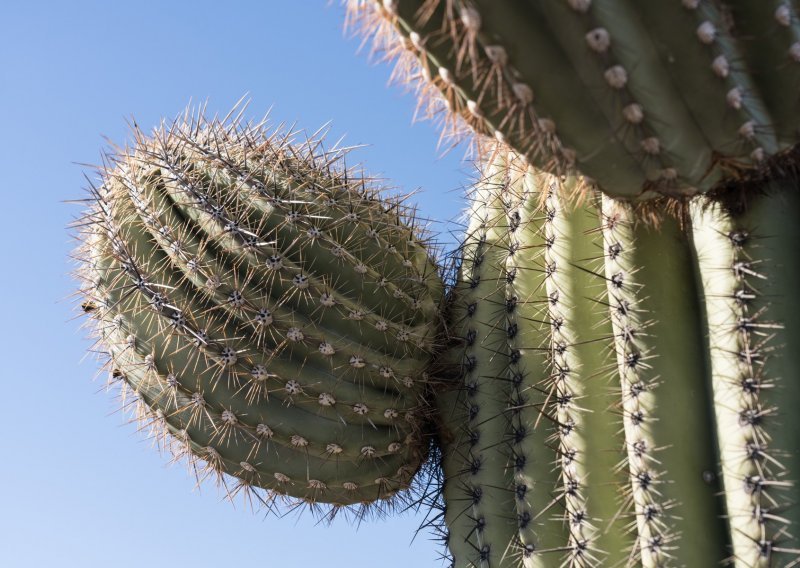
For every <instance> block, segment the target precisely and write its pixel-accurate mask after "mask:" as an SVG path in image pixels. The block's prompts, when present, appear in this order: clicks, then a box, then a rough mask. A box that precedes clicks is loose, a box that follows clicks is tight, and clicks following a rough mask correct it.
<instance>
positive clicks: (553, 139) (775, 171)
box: [349, 0, 800, 200]
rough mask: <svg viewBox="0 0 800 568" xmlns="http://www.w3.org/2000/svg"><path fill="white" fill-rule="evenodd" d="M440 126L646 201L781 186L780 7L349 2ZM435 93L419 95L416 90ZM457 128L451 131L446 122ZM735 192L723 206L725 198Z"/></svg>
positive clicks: (793, 107) (796, 55)
mask: <svg viewBox="0 0 800 568" xmlns="http://www.w3.org/2000/svg"><path fill="white" fill-rule="evenodd" d="M349 5H350V7H351V9H352V12H353V14H354V17H356V18H357V19H361V20H362V22H361V23H362V25H363V27H364V29H365V30H366V32H367V33H368V34H374V35H375V36H376V37H377V41H378V46H379V49H380V50H381V51H385V52H387V53H388V54H389V56H390V57H397V58H399V59H400V67H399V75H400V76H401V77H402V78H403V80H411V81H413V80H417V79H419V80H420V81H421V84H420V85H419V89H420V91H421V94H422V99H423V101H430V100H437V99H440V96H439V95H442V96H443V98H444V100H445V102H446V104H447V110H446V113H447V114H448V115H449V117H450V119H451V124H453V123H455V122H458V121H459V120H460V119H463V120H464V121H465V122H466V123H467V124H469V125H470V126H471V127H472V128H473V129H475V130H476V131H477V132H479V133H483V134H489V135H495V136H496V137H497V138H499V139H500V140H502V141H505V142H507V143H508V144H509V145H510V146H512V147H513V148H514V149H515V150H516V151H517V152H518V153H520V154H521V155H523V156H525V157H526V158H527V159H528V160H529V162H530V163H532V164H535V165H536V166H537V167H539V168H540V169H543V170H546V171H549V172H551V173H555V174H559V175H560V174H565V173H569V172H571V171H575V169H576V168H577V169H578V170H580V172H581V173H582V174H584V175H586V176H590V177H591V178H593V179H594V180H595V181H596V182H597V183H598V184H599V185H600V187H601V188H602V189H603V191H605V192H606V193H609V194H611V195H614V196H619V197H624V198H626V199H633V200H647V199H651V198H655V197H658V196H666V197H681V196H683V197H685V196H691V195H694V194H696V193H698V192H701V193H705V192H710V191H714V190H716V191H717V192H724V191H725V190H730V187H729V183H730V181H731V180H735V181H736V182H737V183H738V184H743V183H747V184H749V185H751V186H754V187H756V188H757V187H758V183H759V182H760V181H761V180H762V179H765V178H771V177H775V176H785V175H786V174H787V173H788V174H791V175H792V176H793V177H796V173H797V166H796V163H797V152H796V150H795V149H794V145H795V144H797V142H798V141H800V140H799V139H798V126H800V97H798V94H797V93H798V88H800V12H799V11H798V5H797V3H796V2H794V1H789V0H726V1H725V2H718V1H712V0H664V1H648V2H634V1H622V2H620V1H618V0H534V1H530V2H516V1H512V0H446V1H443V0H383V1H381V0H350V2H349ZM432 92H433V93H435V96H433V97H431V93H432ZM455 126H456V128H457V125H455ZM737 197H739V196H737Z"/></svg>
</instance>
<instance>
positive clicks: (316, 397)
mask: <svg viewBox="0 0 800 568" xmlns="http://www.w3.org/2000/svg"><path fill="white" fill-rule="evenodd" d="M134 136H135V142H134V144H133V146H132V147H130V148H125V149H118V150H116V152H115V153H114V154H112V155H110V156H107V160H106V162H107V163H106V166H105V168H104V169H102V170H101V171H100V176H101V179H100V183H99V184H98V185H97V186H95V187H93V188H92V189H91V198H90V200H89V202H90V203H89V208H88V210H87V211H86V213H85V215H84V216H83V218H82V219H80V220H79V222H78V223H77V224H76V226H77V227H78V228H79V235H78V236H79V239H80V241H81V246H80V249H79V251H78V255H77V256H78V258H79V260H80V261H81V266H80V271H79V275H80V277H81V280H82V282H83V290H82V292H83V296H84V301H83V304H82V307H83V309H84V311H85V312H87V313H88V314H89V315H90V317H91V322H92V329H93V333H94V335H95V337H96V338H97V344H98V349H99V350H100V351H101V352H103V353H104V354H105V356H106V357H107V361H106V365H105V366H106V368H107V369H108V371H109V373H110V375H111V379H112V381H114V382H118V383H121V384H122V385H123V387H124V388H125V392H126V393H129V394H133V395H134V396H135V399H136V401H137V406H138V408H137V412H138V413H139V420H140V421H143V422H144V423H145V424H146V425H147V426H148V427H151V428H153V429H154V430H155V435H156V436H157V437H158V438H159V439H160V440H161V441H162V442H163V444H164V445H165V446H167V447H169V449H171V450H172V451H173V452H175V453H176V454H177V455H178V456H187V457H188V458H189V462H190V464H191V466H192V468H195V469H198V470H199V473H198V475H199V476H200V477H201V478H203V477H206V476H207V475H209V474H211V475H217V476H218V477H219V479H220V480H221V481H222V482H224V483H226V484H229V483H230V482H231V480H232V485H230V486H229V487H228V491H229V493H230V494H232V495H235V494H236V493H238V492H240V491H242V490H244V491H247V492H252V491H251V490H256V489H263V490H266V491H263V492H255V493H254V494H255V495H256V496H257V498H258V499H259V500H260V501H261V502H263V503H264V504H267V505H270V504H271V503H272V502H273V501H274V500H275V499H278V500H281V499H282V498H294V499H296V500H299V502H305V503H309V504H321V503H328V504H331V505H333V508H332V509H330V512H331V513H335V512H336V511H337V510H338V509H339V508H340V507H343V506H347V505H354V504H355V505H359V504H369V503H373V502H376V501H378V502H384V503H385V502H386V500H389V499H391V498H392V497H393V496H396V495H398V494H403V493H404V492H405V491H404V490H406V489H407V488H408V487H409V485H410V484H411V481H412V476H413V475H414V473H415V472H417V470H418V469H419V468H420V467H421V465H422V464H423V462H424V460H425V457H426V455H427V453H428V445H429V443H430V439H429V436H428V432H427V429H428V426H427V424H428V421H429V414H430V409H429V405H430V404H429V399H430V397H429V395H428V390H429V389H430V388H431V384H432V383H431V380H430V379H429V377H428V374H427V368H428V366H429V364H430V363H431V361H432V356H433V353H434V350H435V348H436V346H437V341H438V334H439V330H440V324H439V303H440V300H441V298H442V294H443V283H442V280H441V276H440V271H439V268H438V266H437V264H436V260H435V254H434V252H435V251H434V249H433V248H432V246H431V243H430V242H429V240H430V235H428V234H427V233H426V232H425V230H424V228H423V227H421V226H419V224H418V222H417V221H416V220H415V217H414V214H413V211H412V210H411V209H410V208H409V207H408V206H407V205H405V204H404V203H403V200H402V199H400V198H390V197H389V196H387V195H385V192H384V191H383V190H382V189H381V188H379V187H376V186H375V185H374V183H373V182H372V181H370V180H369V179H368V178H366V177H365V176H364V175H362V174H361V173H360V172H358V171H356V170H354V169H352V168H347V167H346V165H345V163H344V160H345V154H346V153H347V150H346V149H342V148H333V149H325V148H324V147H323V139H322V136H321V134H319V133H318V134H315V135H314V136H312V137H307V138H305V139H300V138H301V136H303V135H302V134H301V133H299V132H285V131H282V130H280V129H277V130H275V131H274V132H269V131H268V130H267V126H266V124H265V123H258V124H251V123H243V122H242V121H241V118H240V116H238V115H233V114H232V115H229V116H228V117H226V118H225V119H223V120H218V119H211V120H209V119H206V118H204V116H203V115H202V112H198V113H196V114H192V113H190V112H189V111H187V113H186V114H185V115H184V116H182V117H180V118H178V119H177V120H175V121H174V122H172V123H171V124H163V125H162V126H161V127H160V128H158V129H156V130H155V131H154V132H153V134H152V135H150V136H147V135H145V134H143V133H142V132H141V131H139V130H138V129H135V130H134ZM298 139H300V140H299V141H298ZM126 404H127V403H126ZM405 493H407V492H405Z"/></svg>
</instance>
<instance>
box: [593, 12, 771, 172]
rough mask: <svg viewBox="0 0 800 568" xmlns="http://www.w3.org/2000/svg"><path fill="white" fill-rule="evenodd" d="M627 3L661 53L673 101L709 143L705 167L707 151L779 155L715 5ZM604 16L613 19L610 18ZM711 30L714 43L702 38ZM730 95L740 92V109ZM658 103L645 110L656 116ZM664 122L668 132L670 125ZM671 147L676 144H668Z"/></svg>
mask: <svg viewBox="0 0 800 568" xmlns="http://www.w3.org/2000/svg"><path fill="white" fill-rule="evenodd" d="M629 4H631V5H632V7H635V12H636V14H635V15H636V17H638V18H639V19H640V20H641V22H642V24H643V25H644V27H645V29H646V30H648V31H649V33H650V34H651V36H652V38H653V39H652V40H651V43H652V44H653V46H654V47H655V48H656V49H658V51H659V58H660V61H661V62H662V65H663V71H662V72H663V74H664V77H665V78H668V79H669V80H670V82H671V84H672V85H673V87H674V88H675V90H676V93H675V94H674V96H673V97H671V98H673V100H675V101H676V103H677V102H678V101H680V103H682V104H685V105H686V108H687V110H688V111H689V112H690V113H691V117H692V120H693V121H694V123H695V124H696V125H697V128H699V129H700V130H701V131H702V134H703V136H705V138H706V139H707V145H708V150H707V151H706V152H704V153H703V154H702V156H703V157H704V158H705V159H706V162H707V163H708V162H709V161H712V160H713V159H712V158H710V156H708V155H707V152H708V151H715V152H717V153H718V154H719V155H725V154H730V153H738V152H737V151H736V150H737V149H740V148H746V149H748V151H747V152H744V153H745V155H746V154H748V153H749V152H750V150H752V149H755V148H761V149H762V150H763V151H764V152H767V153H770V154H771V153H774V152H775V151H777V149H778V145H777V141H776V139H775V130H774V127H773V125H772V124H771V122H772V120H771V118H770V117H769V112H768V111H767V109H766V108H765V105H764V103H763V102H762V101H761V99H760V98H759V97H757V96H752V94H753V93H754V92H756V86H755V84H754V83H753V79H752V78H751V76H750V74H749V73H748V72H747V70H746V69H745V68H744V67H743V65H742V58H743V54H742V53H741V50H740V49H739V45H738V44H737V42H736V40H735V39H734V38H733V37H732V36H731V32H730V30H729V29H728V28H729V25H728V23H727V22H726V20H725V13H724V12H723V10H721V9H720V7H719V6H718V5H716V4H715V3H713V2H700V3H698V6H697V8H694V9H690V8H687V6H686V4H687V3H686V2H658V3H655V2H651V3H648V4H642V3H636V2H630V3H629ZM607 13H608V15H609V16H611V18H609V19H613V14H612V13H611V12H610V11H607ZM704 26H705V28H704ZM706 28H707V29H706ZM711 30H713V38H714V41H713V42H711V43H706V41H702V40H701V39H700V35H703V34H704V33H711ZM704 37H706V36H704ZM694 62H702V63H703V64H694ZM734 92H740V93H741V94H742V96H741V100H740V101H739V103H740V104H738V105H737V106H738V107H739V108H736V107H735V106H733V105H732V104H731V102H732V101H733V100H734V99H733V98H732V97H733V95H732V93H734ZM652 94H653V95H654V96H656V97H657V96H658V95H659V90H658V89H653V93H652ZM737 100H738V99H737ZM660 102H661V100H660V99H658V100H654V101H652V103H651V104H650V105H649V106H648V107H647V108H648V109H652V110H654V111H656V112H657V108H655V109H653V108H652V105H654V104H655V105H658V104H660ZM648 112H649V110H648ZM664 124H666V125H669V126H668V129H669V130H670V131H672V128H673V125H672V123H670V122H666V123H664ZM672 136H673V138H674V132H673V135H672ZM674 145H675V142H674V141H672V143H671V144H669V146H674ZM697 157H698V158H699V157H700V155H698V156H697Z"/></svg>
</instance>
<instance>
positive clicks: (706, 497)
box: [81, 0, 800, 568]
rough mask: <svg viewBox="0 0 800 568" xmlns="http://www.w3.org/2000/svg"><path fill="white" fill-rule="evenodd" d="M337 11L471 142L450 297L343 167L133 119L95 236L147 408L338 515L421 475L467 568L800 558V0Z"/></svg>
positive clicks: (402, 217) (99, 265)
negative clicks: (476, 171)
mask: <svg viewBox="0 0 800 568" xmlns="http://www.w3.org/2000/svg"><path fill="white" fill-rule="evenodd" d="M348 4H349V6H350V8H351V11H350V15H351V18H354V19H356V20H357V21H358V22H359V24H360V25H362V26H363V28H364V29H365V30H367V32H368V33H371V34H374V35H375V36H376V38H377V46H378V49H380V50H385V51H386V53H387V55H388V57H390V58H393V57H396V58H398V60H399V67H398V76H399V77H401V78H402V79H403V80H410V79H417V78H418V79H420V81H419V82H418V83H417V85H418V89H419V93H420V96H421V103H422V105H423V107H424V108H425V109H426V110H427V111H428V112H431V113H435V112H438V110H440V109H441V108H442V107H440V106H439V105H440V103H442V102H443V103H444V105H443V108H444V113H445V114H444V117H445V122H446V125H447V128H448V131H447V133H450V134H454V135H456V136H460V135H463V134H466V133H468V132H470V131H474V132H476V133H477V134H478V136H477V137H476V138H475V140H476V141H477V147H478V149H479V150H480V151H481V152H482V156H481V162H482V174H481V176H480V178H479V180H478V181H477V183H476V185H475V188H474V191H473V192H472V193H471V194H470V199H471V206H470V209H469V214H468V215H469V221H468V226H467V231H466V235H465V238H464V241H463V243H462V245H461V246H460V247H459V248H458V250H457V251H456V252H455V254H454V257H455V260H456V262H455V267H456V270H455V271H454V275H453V286H452V287H451V289H450V290H449V296H448V301H447V302H445V303H441V302H440V299H441V296H442V294H443V286H442V280H441V276H440V275H439V271H438V269H437V266H436V263H435V261H434V260H432V259H431V254H430V253H429V252H428V249H426V247H425V246H424V244H423V243H422V242H421V241H420V238H421V237H420V235H419V233H418V232H417V231H416V229H415V228H414V227H413V226H408V220H407V218H406V217H407V216H406V214H405V213H404V211H402V207H401V206H400V205H399V204H398V203H394V202H389V201H385V200H383V199H381V198H379V197H378V196H377V195H375V194H372V193H370V192H369V191H367V190H365V189H364V188H363V185H364V182H363V180H362V179H360V178H358V177H355V178H354V177H353V175H352V174H351V173H350V172H349V171H347V170H339V169H337V167H336V165H335V164H336V162H337V160H339V159H340V156H341V154H340V153H339V152H332V153H331V152H321V153H320V152H319V151H318V141H316V140H312V141H311V142H308V143H307V144H306V145H305V146H304V147H303V148H302V149H300V150H298V149H295V148H293V146H292V145H291V144H290V142H289V141H288V140H287V138H285V137H282V136H280V135H276V136H272V137H267V136H265V135H264V134H263V131H262V130H261V129H260V127H257V128H255V129H254V130H252V129H249V128H246V129H244V130H242V129H240V128H239V127H238V126H237V125H236V124H235V121H234V124H233V125H230V126H226V125H224V124H221V123H217V122H215V121H212V122H206V121H204V120H202V119H199V118H198V119H192V120H186V121H184V122H181V123H178V124H176V125H173V126H172V127H171V128H169V129H161V130H160V131H159V132H157V133H156V134H155V135H154V136H153V137H152V138H147V137H144V136H142V135H141V134H137V141H136V146H135V147H134V149H133V150H131V151H126V152H123V153H121V154H120V155H119V156H116V157H114V158H113V159H112V164H111V166H110V167H108V168H107V169H106V170H105V172H104V174H103V182H102V184H101V186H100V187H99V188H97V189H96V190H94V192H93V199H94V205H93V206H92V209H91V210H90V212H89V213H88V214H87V216H86V219H85V223H83V224H84V225H85V227H86V228H85V229H84V232H85V243H86V244H85V247H84V248H85V250H84V251H83V252H82V253H81V254H82V256H83V258H84V259H86V260H85V264H84V268H83V277H84V278H85V280H86V283H87V285H86V295H87V300H86V302H85V304H84V305H85V307H86V309H87V311H90V312H91V313H92V314H93V317H94V318H95V320H96V322H97V324H96V332H97V335H98V338H99V341H100V342H101V344H102V345H104V346H105V347H104V348H105V349H106V350H107V351H108V354H109V358H110V368H111V369H112V376H113V377H115V378H118V379H120V380H122V381H123V382H124V383H125V384H127V385H129V386H130V387H132V389H133V391H134V392H135V394H136V395H137V397H138V398H139V399H140V400H141V401H143V403H144V405H143V409H144V410H143V412H144V413H145V416H146V417H145V420H147V421H148V422H150V423H152V424H154V425H155V426H156V427H157V428H158V429H159V431H161V432H164V433H165V434H164V435H165V436H172V438H169V439H170V440H172V441H171V442H170V443H171V444H172V445H173V446H175V447H177V448H178V450H177V451H178V452H182V453H187V454H189V455H190V456H193V457H192V459H193V460H196V459H200V460H202V461H204V462H205V463H206V464H207V466H206V467H207V468H208V470H209V471H211V472H213V473H217V474H227V475H229V476H233V477H234V478H236V479H237V481H236V484H237V485H236V487H235V489H234V492H236V491H238V490H239V489H246V490H250V489H251V488H253V487H260V488H264V489H266V490H267V491H268V493H267V499H276V498H278V497H282V496H288V497H293V498H296V499H300V500H302V501H304V502H310V503H331V504H333V506H334V509H333V511H334V512H335V511H336V510H337V509H338V508H339V507H341V506H346V505H351V504H359V503H360V504H367V503H371V502H374V501H376V500H378V501H380V500H384V499H388V498H390V497H392V496H395V495H400V497H401V498H402V496H404V495H407V493H405V492H403V491H402V490H404V489H405V488H407V487H408V486H409V485H410V484H413V483H414V481H415V480H420V479H422V477H424V476H416V477H415V476H414V474H415V472H417V471H418V470H419V469H420V468H421V467H423V466H438V470H437V469H436V468H435V467H434V468H433V469H432V472H433V473H434V475H435V477H434V482H435V483H437V482H438V483H439V484H440V487H438V489H439V491H438V492H435V493H432V494H431V493H425V494H424V495H423V496H422V499H423V501H425V502H427V503H428V504H429V505H431V506H432V507H433V509H434V511H435V510H437V509H438V510H439V514H438V515H437V514H434V515H433V516H432V517H430V520H429V524H430V525H433V526H434V527H435V528H437V529H439V530H440V531H441V533H442V535H443V537H444V539H445V540H446V542H447V546H448V549H449V554H450V555H451V560H452V565H453V566H454V567H456V568H463V567H478V568H515V567H518V566H524V567H526V568H528V567H535V568H546V567H549V566H569V567H594V566H642V567H645V568H654V567H659V568H660V567H667V566H688V567H693V566H703V567H705V566H715V565H718V564H720V563H722V562H728V563H729V564H733V565H735V566H737V567H757V568H767V567H771V566H775V567H777V566H781V567H787V568H788V567H792V566H800V528H798V526H800V505H799V504H798V500H799V499H800V497H798V494H797V485H796V482H797V476H798V472H800V424H798V422H797V418H796V413H795V412H794V410H795V409H796V407H797V406H798V405H800V385H798V383H797V381H796V378H795V376H794V375H795V374H796V369H797V367H798V363H800V362H799V361H797V357H798V353H800V349H798V329H797V325H798V322H800V317H798V316H800V314H798V308H799V307H800V304H799V303H798V301H797V299H796V298H797V294H796V291H795V290H794V288H795V287H796V286H795V285H794V283H795V282H796V281H797V279H798V277H800V261H798V259H797V258H796V256H797V255H796V253H794V251H793V248H794V247H793V246H792V245H793V243H796V242H797V241H798V239H800V230H799V229H798V227H797V223H796V222H795V220H796V218H797V215H798V213H800V210H798V209H800V195H798V191H797V180H798V171H797V166H796V164H797V148H796V143H797V132H798V123H797V120H798V117H800V112H798V110H800V109H798V108H797V104H798V101H797V86H798V75H797V74H798V67H797V65H798V63H800V47H799V46H800V41H798V40H800V36H798V34H800V24H798V22H800V18H798V13H797V9H796V8H795V5H794V3H792V2H787V1H785V0H765V1H759V2H756V1H755V0H728V2H727V4H723V3H722V2H712V1H710V0H682V1H681V2H678V1H677V0H675V1H673V2H655V3H653V2H649V3H642V2H639V3H636V2H627V3H620V2H609V1H603V0H594V1H592V0H564V1H556V0H545V1H540V2H528V3H514V4H513V6H512V3H510V2H505V1H501V2H492V3H489V2H487V1H485V0H447V1H445V2H442V1H441V0H424V1H423V0H382V1H381V2H378V1H377V0H349V2H348ZM523 4H524V5H523ZM751 70H752V72H751ZM485 135H490V136H493V137H494V138H495V139H496V141H494V142H490V141H489V140H488V139H487V138H486V137H485ZM412 225H413V223H412ZM443 306H445V309H442V307H443ZM442 321H443V323H444V325H443V328H444V329H445V330H446V331H447V334H445V335H444V336H442V337H440V336H439V324H440V322H442ZM440 346H441V347H442V349H439V347H440ZM432 376H434V377H435V378H436V380H434V379H433V378H432ZM442 387H446V388H442ZM431 437H433V438H434V442H435V445H434V446H433V447H432V451H429V450H431V448H429V444H428V442H429V440H430V439H431ZM312 450H313V451H312ZM222 479H223V480H227V479H228V478H227V477H224V476H223V477H222Z"/></svg>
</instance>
